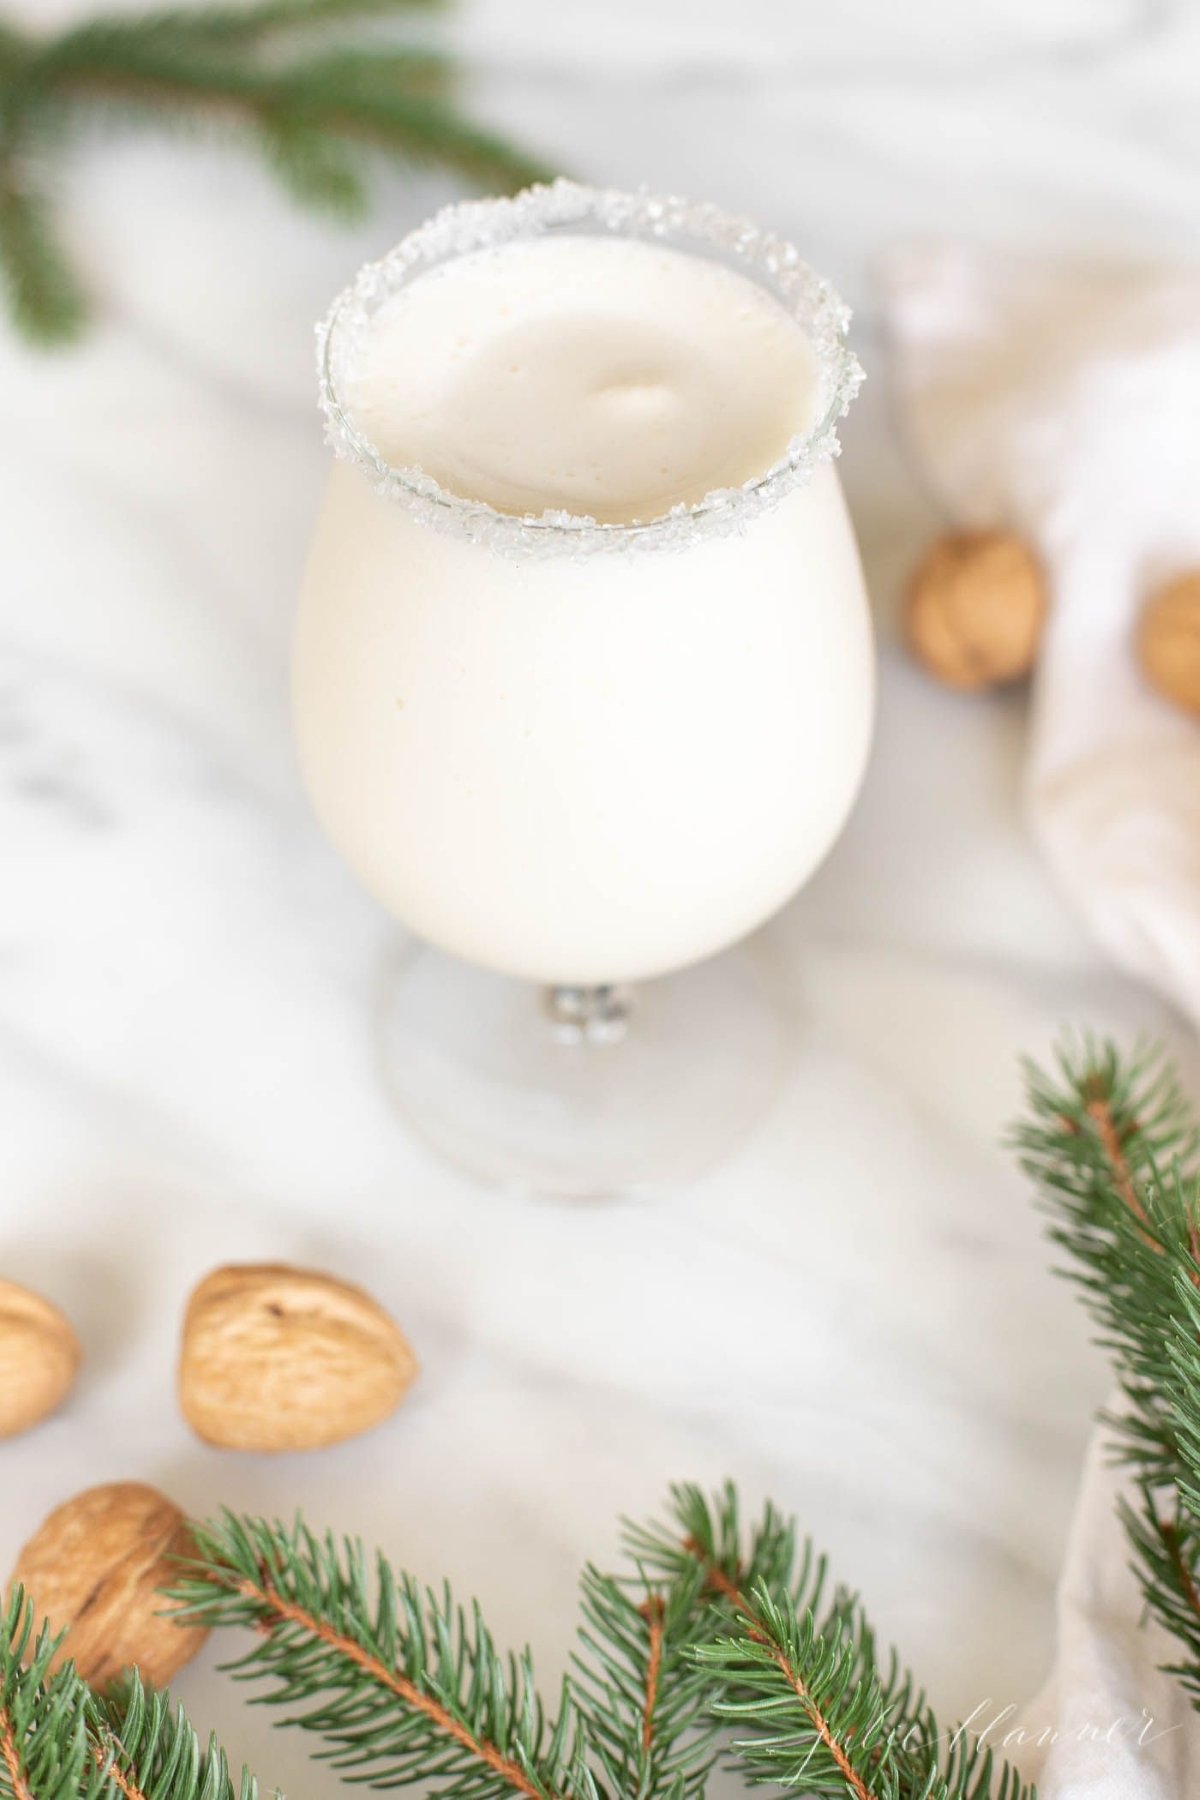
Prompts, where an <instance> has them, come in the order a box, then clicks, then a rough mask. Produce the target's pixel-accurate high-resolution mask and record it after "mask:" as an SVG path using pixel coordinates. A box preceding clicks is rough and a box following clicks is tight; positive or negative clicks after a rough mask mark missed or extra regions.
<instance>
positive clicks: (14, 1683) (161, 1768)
mask: <svg viewBox="0 0 1200 1800" xmlns="http://www.w3.org/2000/svg"><path fill="white" fill-rule="evenodd" d="M61 1644H62V1634H61V1633H59V1634H57V1635H54V1634H52V1633H51V1632H50V1631H49V1629H48V1628H47V1627H46V1626H44V1625H43V1626H42V1628H41V1630H40V1631H37V1632H35V1630H34V1611H33V1605H32V1602H31V1601H30V1600H29V1599H28V1598H27V1597H26V1595H25V1593H24V1591H23V1589H22V1588H21V1587H20V1586H17V1587H16V1588H15V1589H14V1591H13V1593H12V1595H11V1597H10V1599H9V1601H8V1603H7V1607H6V1610H5V1614H4V1619H3V1622H2V1624H0V1797H2V1800H257V1793H258V1790H257V1787H256V1784H255V1782H254V1779H253V1777H252V1776H251V1775H249V1774H248V1773H247V1772H246V1771H245V1770H243V1771H242V1775H241V1779H240V1781H239V1782H237V1783H235V1782H234V1780H233V1778H232V1777H231V1775H230V1771H229V1765H228V1763H227V1761H226V1758H225V1754H224V1752H223V1751H222V1750H221V1748H220V1747H219V1745H218V1744H217V1742H216V1740H215V1739H210V1740H209V1743H208V1746H207V1748H204V1747H202V1746H201V1743H200V1740H199V1738H198V1737H197V1735H196V1732H195V1730H194V1728H193V1726H192V1724H191V1722H190V1721H189V1719H188V1717H187V1715H186V1713H184V1711H183V1709H182V1708H181V1707H173V1706H172V1705H171V1702H170V1700H169V1698H168V1697H167V1696H166V1695H165V1694H157V1693H152V1692H151V1691H149V1690H148V1689H147V1688H145V1687H144V1686H143V1685H142V1682H141V1681H140V1679H139V1678H138V1676H137V1674H136V1672H134V1673H132V1674H131V1675H130V1676H129V1677H128V1679H127V1680H126V1681H125V1682H124V1683H123V1685H122V1688H121V1690H120V1691H119V1692H118V1693H117V1694H115V1695H114V1696H112V1697H106V1696H102V1695H100V1694H96V1693H93V1692H92V1690H91V1689H90V1688H89V1687H88V1686H87V1685H86V1683H85V1682H84V1681H83V1680H81V1678H80V1676H79V1674H78V1673H77V1671H76V1669H75V1665H74V1664H73V1663H72V1662H59V1661H57V1658H58V1652H59V1649H60V1646H61Z"/></svg>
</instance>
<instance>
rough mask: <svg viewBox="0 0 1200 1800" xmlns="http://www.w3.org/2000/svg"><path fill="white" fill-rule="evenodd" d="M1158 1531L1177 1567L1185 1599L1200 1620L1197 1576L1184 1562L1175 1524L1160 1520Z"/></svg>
mask: <svg viewBox="0 0 1200 1800" xmlns="http://www.w3.org/2000/svg"><path fill="white" fill-rule="evenodd" d="M1158 1529H1159V1531H1160V1533H1161V1534H1162V1540H1163V1542H1164V1544H1165V1545H1166V1546H1167V1550H1168V1551H1169V1553H1170V1557H1171V1561H1172V1562H1173V1563H1174V1565H1175V1573H1176V1574H1177V1575H1178V1576H1179V1585H1180V1587H1181V1588H1182V1590H1183V1596H1184V1599H1185V1600H1186V1601H1187V1603H1188V1605H1189V1606H1190V1607H1191V1609H1192V1611H1193V1612H1194V1613H1195V1615H1196V1617H1197V1618H1198V1619H1200V1588H1198V1587H1197V1585H1196V1577H1195V1575H1194V1574H1193V1573H1192V1571H1191V1570H1190V1569H1189V1568H1188V1566H1187V1564H1186V1563H1185V1562H1184V1560H1183V1546H1182V1545H1181V1544H1180V1542H1179V1533H1178V1531H1177V1530H1176V1528H1175V1524H1174V1522H1173V1521H1172V1520H1170V1519H1160V1520H1159V1522H1158Z"/></svg>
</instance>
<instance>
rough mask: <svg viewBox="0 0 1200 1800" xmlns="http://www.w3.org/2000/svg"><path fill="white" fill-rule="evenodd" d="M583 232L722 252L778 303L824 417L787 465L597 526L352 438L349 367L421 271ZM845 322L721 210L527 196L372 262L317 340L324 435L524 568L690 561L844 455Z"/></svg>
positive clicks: (555, 191)
mask: <svg viewBox="0 0 1200 1800" xmlns="http://www.w3.org/2000/svg"><path fill="white" fill-rule="evenodd" d="M571 226H578V227H581V228H583V229H586V230H591V231H595V230H596V229H597V228H599V229H600V230H601V231H608V232H611V233H612V234H613V235H614V236H624V237H639V238H649V239H659V240H670V241H671V242H672V243H673V244H675V245H676V247H678V248H679V249H684V250H687V249H691V250H693V251H695V252H698V253H699V254H704V253H705V252H706V251H708V252H709V253H712V252H714V251H716V252H719V253H720V255H721V257H722V258H723V259H725V260H726V261H727V262H729V263H730V264H732V265H733V266H737V265H738V264H741V265H743V266H744V267H745V268H746V269H747V271H748V272H749V273H750V274H751V275H752V276H753V277H754V278H755V279H756V280H757V281H758V282H759V284H760V285H761V286H765V287H766V288H767V289H768V291H769V292H771V293H773V294H774V295H775V296H776V298H777V299H779V300H780V301H781V302H782V303H783V305H784V306H785V307H786V308H787V310H788V312H790V313H791V315H792V317H793V318H794V319H795V320H796V321H797V322H798V323H799V324H800V326H801V327H802V328H803V330H804V332H805V334H806V335H807V337H808V338H809V340H810V341H811V343H812V345H813V348H814V350H815V351H816V356H817V366H818V382H819V390H820V395H819V402H818V405H819V414H818V418H817V422H816V423H815V424H814V425H813V426H812V427H811V428H810V429H809V430H808V431H805V432H800V433H798V434H797V435H796V436H795V437H794V438H792V440H791V441H790V443H789V444H788V446H787V449H786V450H785V451H784V454H783V455H782V456H781V457H780V458H779V460H778V461H777V462H776V463H774V464H773V465H772V466H771V467H770V468H769V469H767V470H765V471H764V472H763V473H762V474H761V475H756V476H754V477H753V478H752V479H751V480H750V481H748V482H746V483H745V485H744V486H742V487H736V488H714V489H713V490H712V491H711V492H710V493H707V494H705V495H704V497H703V498H702V499H700V500H698V501H696V502H695V503H694V504H693V505H690V506H688V505H682V504H681V505H678V506H675V507H673V508H672V509H671V511H670V512H667V513H664V514H662V515H661V516H660V517H659V518H655V519H648V520H645V521H643V522H638V523H630V524H616V525H610V524H601V523H599V522H598V521H597V520H595V519H593V518H589V517H588V516H586V515H584V514H579V513H571V512H558V511H551V512H544V513H541V514H525V515H518V514H515V513H505V512H500V511H499V510H498V509H497V508H496V507H494V506H489V505H488V504H487V502H486V501H482V500H470V499H467V498H465V497H464V496H463V495H460V494H455V493H452V492H450V490H448V489H447V488H444V487H442V486H441V484H440V483H439V482H437V481H435V480H434V478H433V477H432V476H431V475H427V474H426V473H425V472H424V470H422V469H419V468H404V467H396V466H393V465H392V464H390V463H389V462H388V461H387V460H386V459H385V458H384V457H383V456H382V455H381V453H380V452H379V451H378V450H377V449H376V448H375V446H374V445H373V444H372V443H371V442H370V441H369V439H367V438H366V437H365V436H364V435H363V434H362V433H361V432H360V431H359V430H358V428H357V427H356V426H355V424H354V423H353V421H352V419H351V418H350V416H349V413H348V411H347V409H346V408H345V407H344V406H343V404H342V401H341V399H340V392H339V390H340V389H341V387H342V385H343V378H344V375H345V371H346V358H347V355H348V354H349V353H350V352H352V351H353V349H354V346H355V344H356V343H357V342H358V341H359V339H360V337H361V334H362V333H363V332H364V331H365V330H366V329H367V328H368V327H369V325H370V321H371V319H372V317H373V315H374V313H375V312H376V311H377V309H378V308H379V307H380V306H381V305H382V304H383V303H384V302H385V301H386V300H388V299H389V298H390V297H391V295H393V294H394V293H396V292H397V290H398V289H399V288H401V287H403V286H404V285H405V284H406V283H407V282H408V281H410V280H412V279H413V278H414V276H416V275H419V274H420V273H421V272H422V271H423V270H424V269H425V268H427V267H430V266H432V265H435V264H438V263H444V262H447V261H449V260H451V259H452V258H454V257H457V256H463V255H466V254H468V253H469V252H470V251H473V250H481V249H487V248H488V247H490V246H493V245H498V244H507V243H511V242H513V241H514V240H516V239H525V238H533V237H538V236H540V235H541V234H542V233H543V232H545V231H547V230H549V229H552V228H555V227H565V228H568V229H569V228H570V227H571ZM849 322H850V311H849V308H848V307H847V306H845V305H844V303H843V302H842V301H841V300H840V299H839V297H838V295H837V294H836V293H835V291H834V289H833V288H832V287H831V286H830V284H829V283H828V282H827V281H825V280H823V279H822V278H821V277H820V276H819V275H816V274H815V273H814V272H813V270H812V269H810V268H809V266H808V264H807V263H806V262H805V261H804V260H803V258H802V257H801V255H800V253H799V251H798V250H797V249H796V247H795V245H794V244H790V243H788V242H787V241H786V240H785V239H784V238H780V237H777V236H775V235H774V234H773V233H771V232H768V231H764V230H762V229H760V227H759V226H757V225H754V224H751V223H750V222H749V221H748V220H746V219H739V218H737V217H735V216H734V215H733V214H731V213H727V212H724V211H723V210H722V209H721V208H720V207H717V206H711V205H707V204H701V203H695V202H692V201H689V200H682V199H679V198H678V197H676V196H672V195H657V194H650V193H646V192H643V191H638V192H636V193H622V192H619V191H618V190H616V189H612V188H590V187H581V186H580V185H578V184H577V183H576V182H572V181H565V180H560V181H555V182H553V183H552V184H550V185H549V186H538V187H530V188H525V189H523V190H522V192H521V193H519V194H514V195H512V196H511V197H509V198H505V199H497V200H474V201H471V200H469V201H464V202H461V203H459V204H456V205H453V206H447V207H444V208H443V209H442V211H441V212H439V213H436V214H435V215H434V217H433V218H431V219H429V220H428V221H427V222H426V223H425V224H424V225H419V226H418V227H417V229H416V230H415V231H412V232H410V233H409V235H408V236H407V237H405V238H402V239H401V240H400V242H399V243H398V244H397V245H396V246H395V248H394V249H392V250H389V251H388V253H387V255H386V256H384V257H381V258H380V259H379V260H378V261H377V262H370V263H367V264H365V265H364V267H363V268H361V269H360V270H359V272H358V274H357V275H356V276H355V278H354V280H353V281H352V282H351V283H350V285H349V287H347V288H345V289H344V290H343V291H342V293H340V294H339V295H338V297H337V299H336V300H335V301H334V303H333V305H332V306H331V307H330V309H329V312H328V313H327V314H326V316H325V318H324V319H323V320H322V321H321V323H320V324H319V325H318V327H317V369H318V375H319V379H320V398H321V410H322V412H323V414H324V416H325V435H326V438H327V440H328V442H329V443H330V444H331V445H332V447H333V449H334V451H335V452H336V453H337V455H338V456H339V457H342V458H344V459H345V460H346V461H348V462H351V463H354V464H356V465H357V467H358V468H360V469H361V470H362V471H363V472H364V474H366V475H367V476H368V477H369V478H370V480H371V482H372V484H373V486H374V487H375V489H376V490H377V492H379V493H380V494H381V495H383V496H385V497H386V498H387V499H389V500H394V501H396V502H397V503H398V504H400V505H403V506H404V507H405V508H406V509H407V510H408V511H409V512H410V513H411V514H413V515H414V516H415V517H416V518H417V520H418V521H419V522H420V523H421V524H423V525H429V526H432V527H434V528H436V529H437V530H440V531H445V532H449V533H450V534H452V535H454V536H456V537H459V538H463V539H466V540H468V541H470V542H473V543H478V544H484V545H487V546H488V547H490V548H494V549H496V550H504V551H515V552H517V553H519V554H521V555H537V554H543V553H548V554H552V555H553V554H562V553H564V552H565V553H567V554H574V555H580V554H590V553H592V552H595V551H602V550H614V549H622V548H628V547H631V546H634V545H636V546H637V547H638V548H639V549H642V548H646V549H650V548H656V549H657V548H663V549H672V548H680V547H686V546H688V545H691V544H695V543H696V542H697V541H700V540H703V539H708V538H712V537H716V536H724V535H726V534H727V533H729V532H733V531H737V530H740V529H741V528H742V527H743V526H744V525H745V524H746V523H747V522H748V521H749V520H750V519H752V518H754V517H757V516H758V515H759V514H760V513H762V512H765V511H767V510H768V509H769V508H771V507H773V506H774V505H776V504H777V502H778V501H779V500H781V499H782V498H783V496H784V495H785V494H788V493H790V492H791V491H792V490H793V489H795V488H798V487H800V486H802V485H803V484H804V483H805V482H806V481H807V480H808V479H809V477H810V476H811V474H812V472H813V470H814V469H815V468H817V467H818V466H819V465H820V464H821V463H824V462H828V461H830V459H831V458H833V457H835V456H836V455H837V454H838V451H839V448H840V446H839V444H838V436H837V425H838V421H839V420H840V419H842V418H843V417H844V416H845V414H846V412H847V410H848V408H849V406H850V403H851V401H852V400H853V398H854V396H855V394H856V393H857V392H858V389H859V386H860V385H861V383H862V379H863V371H862V369H861V367H860V366H859V362H858V359H857V357H856V356H855V355H854V354H853V352H852V351H851V350H850V349H849V348H848V347H847V344H846V330H847V327H848V325H849Z"/></svg>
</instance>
